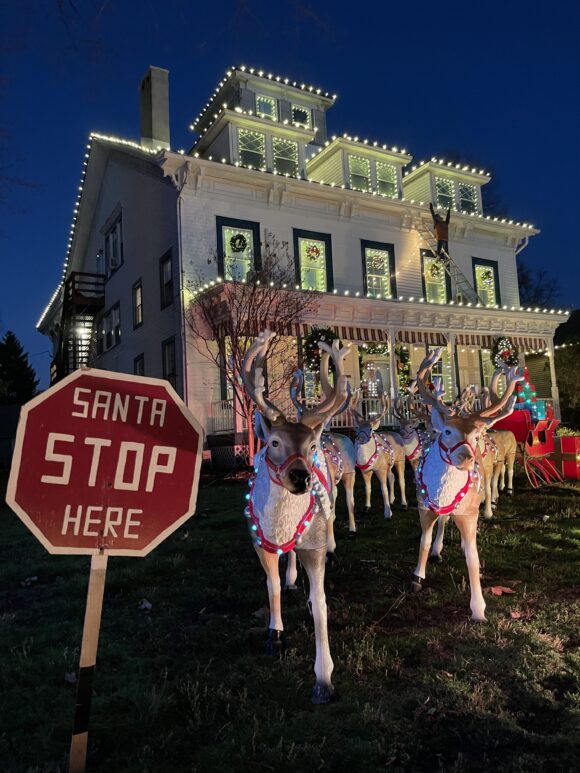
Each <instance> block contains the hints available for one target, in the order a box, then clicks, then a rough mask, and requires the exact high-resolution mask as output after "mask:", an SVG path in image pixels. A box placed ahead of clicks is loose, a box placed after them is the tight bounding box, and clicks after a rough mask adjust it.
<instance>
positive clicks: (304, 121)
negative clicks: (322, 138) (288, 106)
mask: <svg viewBox="0 0 580 773" xmlns="http://www.w3.org/2000/svg"><path fill="white" fill-rule="evenodd" d="M292 123H293V124H294V125H295V126H304V127H305V128H306V129H310V126H311V124H312V113H311V111H310V108H308V107H303V106H302V105H292Z"/></svg>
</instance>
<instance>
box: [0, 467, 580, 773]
mask: <svg viewBox="0 0 580 773" xmlns="http://www.w3.org/2000/svg"><path fill="white" fill-rule="evenodd" d="M360 484H361V481H358V483H357V499H356V501H357V502H358V503H360V502H361V501H362V491H361V488H362V486H361V485H360ZM516 485H517V489H518V492H517V494H516V496H515V497H514V498H513V499H511V500H507V499H505V498H504V499H503V500H502V502H501V506H500V510H499V513H498V516H497V518H496V519H494V520H493V521H492V522H490V523H486V522H483V523H481V522H480V523H481V527H480V535H479V540H478V543H479V550H480V556H481V559H482V563H483V568H482V572H483V585H484V587H485V588H490V587H492V586H504V587H508V588H511V589H512V590H513V593H512V594H505V595H502V596H495V595H493V594H492V593H490V592H489V593H487V594H486V599H487V604H488V606H487V615H488V622H487V623H485V624H479V625H476V624H472V623H471V622H469V596H468V588H467V583H466V579H467V572H466V568H465V563H464V560H463V555H462V553H461V551H460V547H459V539H458V533H457V531H456V529H455V528H453V527H450V528H449V530H448V535H447V538H446V547H445V550H444V558H445V560H444V562H443V563H442V564H440V565H437V566H435V567H433V566H431V565H430V566H429V569H428V576H427V584H426V585H427V587H426V588H425V590H424V591H423V592H422V593H420V594H416V595H407V594H406V592H405V591H406V590H407V588H408V581H409V578H410V575H411V573H412V570H413V569H414V566H415V562H416V558H417V550H418V544H419V533H420V529H419V524H418V517H417V513H416V510H415V509H413V508H412V507H411V509H410V510H409V511H407V512H403V511H401V510H400V508H399V507H398V506H397V505H395V508H394V517H393V519H392V520H391V521H389V522H386V521H384V520H383V519H382V517H381V513H382V503H381V502H380V497H379V492H378V487H377V488H376V490H374V491H373V494H374V499H373V505H374V514H373V515H372V516H371V517H370V518H369V519H368V520H367V523H366V525H365V526H364V527H362V528H361V530H360V532H359V537H358V539H357V540H356V541H353V542H351V541H349V540H348V539H347V531H346V526H345V507H344V499H343V495H342V494H341V499H340V500H339V506H338V519H337V542H338V549H337V555H338V557H339V560H338V563H337V564H336V565H335V566H333V567H332V568H331V569H329V570H328V572H327V581H326V587H327V597H328V605H329V630H330V639H331V651H332V655H333V658H334V662H335V671H334V685H335V687H336V690H337V695H338V699H337V700H336V702H334V703H332V704H331V705H328V706H313V705H312V704H311V703H310V693H311V689H312V686H313V684H314V674H313V657H314V637H313V631H312V624H311V620H310V617H309V614H308V610H307V607H306V594H305V588H304V583H305V580H304V576H303V573H302V572H301V573H300V574H299V579H298V583H299V586H300V588H299V590H298V591H296V592H294V593H293V594H292V598H290V599H289V600H287V601H286V602H285V610H284V618H285V626H286V631H287V635H288V651H287V654H286V656H285V657H283V658H282V659H272V658H268V657H267V656H266V655H265V654H263V644H262V643H263V640H264V630H265V622H266V618H265V616H264V615H265V610H264V607H265V606H266V603H267V595H266V586H265V577H264V575H263V573H262V570H261V568H260V566H259V564H258V560H257V558H256V556H255V554H254V551H253V549H252V547H251V543H250V540H249V537H248V535H247V530H246V523H245V519H244V518H243V517H242V509H243V497H244V494H245V492H246V487H245V485H244V484H240V483H228V484H223V483H218V482H214V483H211V485H208V481H207V480H206V481H202V486H203V488H201V490H200V494H199V500H198V516H197V517H196V518H194V519H192V520H191V521H190V522H189V523H187V524H185V525H184V526H183V527H182V528H181V529H180V530H179V531H177V532H176V533H175V534H174V535H173V536H172V537H171V538H170V539H168V540H167V541H166V542H165V543H164V544H163V545H161V546H160V547H159V548H158V549H157V550H156V551H154V552H153V553H152V554H151V555H150V556H149V557H148V558H144V559H140V558H127V559H125V558H112V559H110V561H109V571H108V577H107V588H106V594H105V605H104V612H103V624H102V629H101V640H100V645H99V654H98V660H97V670H96V675H95V693H94V698H93V707H92V719H91V729H90V735H89V758H88V770H89V771H90V773H95V772H96V771H107V773H112V772H115V771H143V772H145V771H151V772H153V771H155V773H161V772H162V773H164V772H165V771H168V772H169V771H171V773H174V772H175V773H177V772H178V771H201V772H203V773H205V771H227V772H228V773H229V772H230V771H277V772H280V771H293V772H294V773H300V771H314V770H331V771H349V773H358V771H365V773H370V771H379V770H381V771H382V770H392V771H427V770H429V771H438V770H445V771H486V772H487V771H522V772H523V771H526V773H527V771H548V772H549V773H556V772H557V771H572V770H575V771H578V770H580V654H579V648H578V647H579V644H580V562H579V557H580V521H579V520H578V513H580V488H574V487H573V486H572V485H571V484H570V485H569V486H568V487H566V488H560V489H557V490H553V491H551V492H548V493H546V492H532V491H531V490H530V489H529V488H527V486H525V484H524V481H523V480H522V479H518V480H517V482H516ZM0 501H3V497H2V498H1V499H0ZM535 515H549V516H550V517H549V520H547V521H546V522H542V521H541V520H538V519H536V518H534V517H533V516H535ZM516 517H517V520H511V521H510V520H509V519H510V518H512V519H514V518H516ZM88 569H89V559H88V558H87V557H82V556H81V557H72V558H69V557H64V556H50V555H49V554H48V553H46V552H45V550H44V548H42V547H41V545H40V544H39V543H37V541H36V540H35V539H34V537H33V536H32V535H31V534H30V533H29V532H28V531H27V530H26V528H25V527H24V525H23V524H22V523H21V522H20V521H19V520H18V518H17V517H16V516H15V515H13V514H12V513H11V512H10V511H9V510H7V509H6V508H4V509H3V510H2V511H1V518H0V690H1V693H0V694H1V698H0V700H1V704H0V770H2V771H10V772H12V771H15V772H16V771H28V773H33V772H35V773H36V772H40V771H43V772H45V771H46V772H47V773H48V771H64V770H65V766H66V757H67V754H68V747H69V743H70V731H71V726H72V718H73V712H74V704H75V689H76V688H75V685H74V684H72V683H71V681H72V680H74V675H75V672H76V669H77V664H78V654H79V645H80V639H81V631H82V622H83V615H84V604H85V595H86V588H87V581H88ZM33 578H36V579H33ZM143 599H146V600H147V601H148V602H150V604H151V605H152V606H151V608H150V609H149V610H147V609H143V608H140V606H141V607H142V606H147V605H142V604H141V601H142V600H143Z"/></svg>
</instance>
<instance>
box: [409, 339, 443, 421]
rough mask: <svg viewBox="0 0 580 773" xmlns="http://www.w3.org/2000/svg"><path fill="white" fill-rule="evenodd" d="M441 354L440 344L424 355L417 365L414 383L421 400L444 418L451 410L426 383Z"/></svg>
mask: <svg viewBox="0 0 580 773" xmlns="http://www.w3.org/2000/svg"><path fill="white" fill-rule="evenodd" d="M442 354H443V347H442V346H440V347H439V348H437V349H434V350H433V351H432V352H430V354H428V355H427V357H425V359H424V360H423V362H422V363H421V365H420V366H419V370H418V371H417V378H416V384H417V389H418V390H419V394H420V395H421V398H422V400H423V402H424V403H425V404H426V405H430V406H431V407H432V408H435V410H436V411H437V412H438V413H440V414H441V416H443V417H444V418H445V417H448V416H450V415H451V411H450V410H449V408H448V407H447V406H446V405H445V404H444V403H443V401H442V400H441V396H440V395H437V394H435V393H434V392H432V391H431V389H429V387H428V386H427V383H426V379H427V376H428V375H429V374H430V373H431V370H432V368H433V365H435V363H436V362H438V361H439V359H440V357H441V355H442Z"/></svg>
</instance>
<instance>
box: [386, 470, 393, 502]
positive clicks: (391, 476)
mask: <svg viewBox="0 0 580 773" xmlns="http://www.w3.org/2000/svg"><path fill="white" fill-rule="evenodd" d="M387 480H388V481H389V504H391V505H392V504H394V502H395V476H394V474H393V468H392V467H391V469H390V470H389V474H388V476H387Z"/></svg>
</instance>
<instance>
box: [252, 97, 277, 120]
mask: <svg viewBox="0 0 580 773" xmlns="http://www.w3.org/2000/svg"><path fill="white" fill-rule="evenodd" d="M256 113H257V114H258V115H259V116H260V118H271V119H272V120H273V121H277V120H278V105H277V102H276V100H275V99H273V98H272V97H265V96H264V95H263V94H257V95H256Z"/></svg>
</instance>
